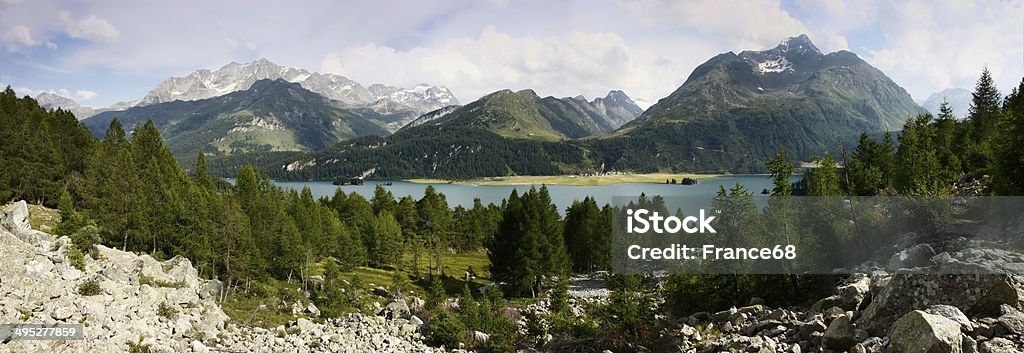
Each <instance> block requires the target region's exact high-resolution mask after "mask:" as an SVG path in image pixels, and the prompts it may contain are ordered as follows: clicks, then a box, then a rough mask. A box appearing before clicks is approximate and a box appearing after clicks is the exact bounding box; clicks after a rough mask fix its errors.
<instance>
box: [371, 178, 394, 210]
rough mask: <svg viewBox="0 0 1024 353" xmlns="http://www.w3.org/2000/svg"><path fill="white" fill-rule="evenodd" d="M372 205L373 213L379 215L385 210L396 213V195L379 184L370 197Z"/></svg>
mask: <svg viewBox="0 0 1024 353" xmlns="http://www.w3.org/2000/svg"><path fill="white" fill-rule="evenodd" d="M370 205H372V206H373V214H375V215H379V214H381V213H383V212H390V213H392V214H394V213H395V207H396V206H397V202H395V196H394V195H392V194H391V192H390V191H388V190H387V189H385V188H384V186H383V185H381V184H377V187H375V188H374V189H373V198H371V199H370Z"/></svg>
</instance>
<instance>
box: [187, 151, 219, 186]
mask: <svg viewBox="0 0 1024 353" xmlns="http://www.w3.org/2000/svg"><path fill="white" fill-rule="evenodd" d="M192 182H194V183H195V184H196V185H197V186H199V187H200V188H203V189H204V190H208V191H213V190H214V189H215V188H216V185H215V184H214V181H213V176H211V175H210V169H209V166H208V165H207V164H206V154H205V153H203V152H199V153H198V156H197V157H196V166H195V168H194V169H193V170H192Z"/></svg>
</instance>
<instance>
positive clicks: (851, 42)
mask: <svg viewBox="0 0 1024 353" xmlns="http://www.w3.org/2000/svg"><path fill="white" fill-rule="evenodd" d="M1022 7H1024V6H1022V2H1021V1H896V2H890V1H875V0H865V1H836V0H822V1H778V0H751V1H735V0H718V1H712V0H695V1H657V0H638V1H632V0H621V1H582V0H581V1H572V0H569V1H558V2H551V1H512V0H508V1H471V0H464V1H461V0H460V1H388V2H380V1H343V2H337V1H295V2H280V1H244V2H243V1H230V2H216V1H95V2H93V1H47V0H0V51H2V55H0V84H3V85H11V86H13V87H15V90H16V91H18V92H19V94H31V95H35V94H37V93H38V92H42V91H52V92H56V93H58V94H61V95H64V96H68V97H71V98H75V99H76V100H79V101H80V102H81V103H82V104H84V105H88V106H93V107H104V106H109V105H110V104H112V103H115V102H118V101H127V100H133V99H138V98H141V97H142V96H144V95H145V94H146V92H148V91H149V90H150V89H152V88H153V87H154V86H156V84H158V83H159V82H160V81H162V80H163V79H165V78H167V77H169V76H183V75H187V74H188V73H190V72H192V71H194V70H196V69H199V68H207V69H216V68H218V67H220V66H222V65H224V64H227V63H229V62H232V61H236V62H247V61H251V60H254V59H257V58H267V59H269V60H271V61H273V62H276V63H278V64H282V65H288V66H294V67H300V68H305V69H308V70H311V71H320V72H332V73H337V74H341V75H345V76H347V77H349V78H352V79H355V80H357V81H359V82H361V83H363V84H364V85H369V84H372V83H384V84H389V85H397V86H412V85H415V84H417V83H421V82H422V83H430V84H437V85H444V86H447V87H448V88H450V89H451V90H452V91H453V93H455V95H456V96H457V97H458V98H459V99H460V100H461V101H463V102H468V101H471V100H474V99H476V98H478V97H480V96H482V95H484V94H487V93H489V92H492V91H495V90H499V89H505V88H510V89H524V88H532V89H534V90H536V91H537V92H538V93H539V94H541V95H554V96H575V95H578V94H583V95H585V96H587V97H594V96H597V95H604V94H605V93H607V91H609V90H611V89H622V90H624V91H625V92H626V93H627V94H629V95H630V96H633V97H639V98H642V99H645V100H649V101H651V102H653V101H656V100H657V99H658V98H661V97H664V96H666V95H668V94H669V93H671V92H672V91H673V90H674V89H675V88H677V87H678V86H679V85H680V84H681V83H682V82H683V81H684V80H685V79H686V77H687V76H688V75H689V73H690V72H691V71H692V70H693V68H694V67H696V66H697V65H699V64H700V63H701V62H703V61H705V60H707V59H708V58H710V57H711V56H713V55H715V54H718V53H721V52H726V51H740V50H745V49H765V48H770V47H773V46H775V45H776V44H777V43H778V42H779V41H780V40H782V39H784V38H786V37H789V36H793V35H797V34H800V33H806V34H808V35H809V36H810V37H811V39H812V40H813V41H814V43H815V44H816V45H817V46H818V47H819V48H821V49H822V51H825V52H831V51H835V50H850V51H853V52H854V53H857V54H858V55H859V56H860V57H861V58H863V59H865V60H867V61H868V62H869V63H871V64H872V65H875V66H876V67H878V68H879V69H881V70H882V71H884V72H885V73H886V74H887V75H888V76H889V77H890V78H892V79H893V80H894V81H896V82H897V83H898V84H900V85H901V86H903V87H904V88H906V89H907V90H908V91H909V92H910V93H911V95H913V96H914V98H915V99H917V100H924V99H925V98H927V96H928V95H929V94H931V93H933V92H936V91H940V90H942V89H945V88H949V87H965V88H970V87H972V86H973V84H974V81H975V80H976V79H977V76H978V74H979V73H980V71H981V68H982V67H983V66H988V67H989V68H990V69H991V70H992V71H993V74H994V76H995V78H996V80H997V83H998V84H999V85H1000V88H1001V89H1002V90H1003V91H1004V93H1005V92H1007V91H1008V90H1009V89H1010V88H1011V87H1013V86H1016V84H1017V83H1019V82H1020V79H1021V77H1022V76H1024V8H1022Z"/></svg>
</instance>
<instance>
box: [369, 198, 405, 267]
mask: <svg viewBox="0 0 1024 353" xmlns="http://www.w3.org/2000/svg"><path fill="white" fill-rule="evenodd" d="M373 229H374V233H373V240H372V242H371V245H372V247H371V248H370V250H369V253H370V254H369V255H370V263H371V264H373V265H375V266H378V267H383V266H397V265H398V264H399V261H400V260H401V259H402V254H403V253H404V248H403V246H402V227H401V225H399V224H398V220H397V219H395V216H394V215H392V214H391V212H389V211H383V212H382V213H381V214H379V215H377V217H376V219H375V222H374V227H373Z"/></svg>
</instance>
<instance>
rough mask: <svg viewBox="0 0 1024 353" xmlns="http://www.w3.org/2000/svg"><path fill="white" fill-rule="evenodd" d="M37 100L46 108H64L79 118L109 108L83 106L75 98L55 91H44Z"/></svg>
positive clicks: (37, 96)
mask: <svg viewBox="0 0 1024 353" xmlns="http://www.w3.org/2000/svg"><path fill="white" fill-rule="evenodd" d="M35 100H36V102H37V103H39V106H40V107H43V108H46V109H57V108H60V109H64V110H67V111H70V112H71V113H72V114H75V117H76V118H78V120H82V119H85V118H88V117H90V116H93V115H96V114H99V113H102V112H105V111H107V110H109V109H93V108H90V107H86V106H82V105H81V104H78V102H77V101H75V100H74V99H71V98H68V97H64V96H61V95H58V94H55V93H50V92H42V93H39V94H38V95H36V98H35Z"/></svg>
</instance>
